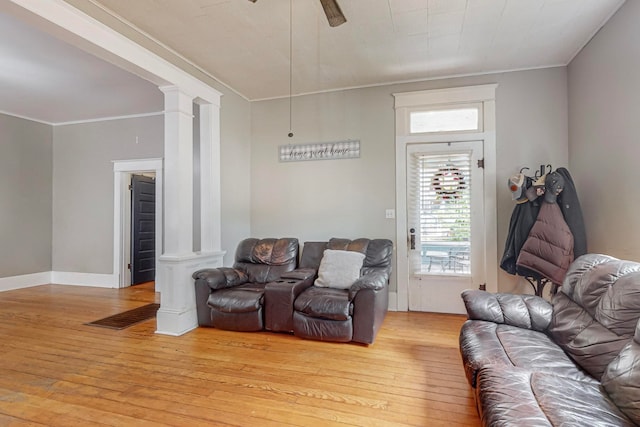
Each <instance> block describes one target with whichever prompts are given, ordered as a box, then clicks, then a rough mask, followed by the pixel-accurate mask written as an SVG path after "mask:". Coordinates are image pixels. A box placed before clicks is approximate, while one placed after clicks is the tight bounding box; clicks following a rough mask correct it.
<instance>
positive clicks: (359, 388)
mask: <svg viewBox="0 0 640 427" xmlns="http://www.w3.org/2000/svg"><path fill="white" fill-rule="evenodd" d="M157 299H158V296H157V295H156V294H155V293H154V292H153V288H152V286H148V285H143V286H136V287H131V288H128V289H122V290H116V289H97V288H86V287H74V286H58V285H44V286H38V287H33V288H27V289H21V290H15V291H8V292H1V293H0V426H13V425H20V426H22V425H48V426H49V425H50V426H65V427H69V426H83V427H84V426H101V425H109V426H139V425H140V426H144V425H150V426H159V425H176V426H260V427H262V426H279V427H280V426H334V425H352V426H440V425H441V426H458V425H467V426H478V425H479V424H480V423H479V420H478V416H477V414H476V410H475V407H474V401H473V395H472V393H471V390H470V388H469V386H468V384H467V382H466V380H465V377H464V373H463V369H462V363H461V361H460V355H459V352H458V331H459V330H460V326H461V325H462V323H463V321H464V318H463V317H461V316H455V315H442V314H431V313H395V312H390V313H389V314H388V316H387V318H386V319H385V321H384V324H383V327H382V329H381V331H380V333H379V335H378V338H377V340H376V342H375V343H374V344H373V345H371V346H364V345H357V344H339V343H327V342H317V341H309V340H302V339H299V338H296V337H294V336H292V335H287V334H276V333H269V332H261V333H239V332H226V331H220V330H216V329H211V328H198V329H196V330H194V331H192V332H189V333H188V334H185V335H183V336H181V337H170V336H163V335H157V334H154V329H155V320H150V321H146V322H143V323H140V324H138V325H135V326H132V327H130V328H128V329H124V330H120V331H117V330H110V329H105V328H98V327H92V326H86V325H84V323H85V322H89V321H92V320H96V319H99V318H102V317H105V316H108V315H111V314H115V313H118V312H121V311H125V310H128V309H132V308H135V307H138V306H141V305H144V304H146V303H149V302H154V300H156V301H157Z"/></svg>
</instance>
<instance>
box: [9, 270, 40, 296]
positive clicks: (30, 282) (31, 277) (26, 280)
mask: <svg viewBox="0 0 640 427" xmlns="http://www.w3.org/2000/svg"><path fill="white" fill-rule="evenodd" d="M49 283H51V272H50V271H43V272H42V273H32V274H22V275H20V276H11V277H0V292H4V291H12V290H14V289H23V288H31V287H33V286H40V285H48V284H49Z"/></svg>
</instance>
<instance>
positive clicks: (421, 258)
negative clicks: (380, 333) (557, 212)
mask: <svg viewBox="0 0 640 427" xmlns="http://www.w3.org/2000/svg"><path fill="white" fill-rule="evenodd" d="M482 153H483V142H482V141H461V142H446V143H420V144H408V145H407V155H406V160H407V168H406V170H407V226H408V229H407V233H408V236H409V238H408V239H407V241H408V245H409V248H408V252H407V253H408V257H409V283H408V300H409V310H412V311H431V312H441V313H466V311H465V309H464V305H463V303H462V300H461V298H460V293H461V292H462V291H463V290H465V289H471V288H476V289H477V288H478V285H479V284H481V283H484V282H485V260H484V253H485V251H484V248H485V241H484V234H485V233H484V226H485V225H484V197H483V195H484V185H483V182H484V179H483V168H482V167H480V165H479V163H478V161H479V160H480V159H482V157H483V156H482Z"/></svg>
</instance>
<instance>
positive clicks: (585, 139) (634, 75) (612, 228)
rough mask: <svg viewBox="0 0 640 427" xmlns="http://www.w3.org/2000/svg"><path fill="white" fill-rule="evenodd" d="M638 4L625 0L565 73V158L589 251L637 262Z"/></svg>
mask: <svg viewBox="0 0 640 427" xmlns="http://www.w3.org/2000/svg"><path fill="white" fill-rule="evenodd" d="M638 22H640V2H638V1H628V2H626V3H625V4H624V5H623V6H622V7H621V8H620V10H618V12H617V13H616V14H615V15H614V16H613V17H612V18H611V20H610V21H608V22H607V24H606V25H605V26H604V27H603V28H602V29H601V30H600V32H599V33H598V34H597V35H596V36H595V37H594V38H593V39H592V40H591V42H590V43H589V44H588V45H587V46H586V47H585V48H584V49H583V50H582V52H580V53H579V54H578V55H577V56H576V58H575V59H574V60H573V61H572V62H571V64H570V65H569V67H568V70H569V71H568V72H569V133H570V136H571V137H570V140H569V157H570V159H571V160H570V166H571V169H570V170H571V171H572V175H573V177H574V180H575V181H576V184H577V185H578V188H579V189H583V191H582V192H581V199H580V202H581V204H582V208H583V211H584V216H585V222H586V228H587V239H588V240H587V243H588V248H589V251H590V252H600V253H606V254H610V255H613V256H616V257H619V258H623V259H631V260H635V261H640V221H638V212H640V198H639V197H638V182H640V168H638V159H640V143H639V142H638V141H639V139H640V138H639V136H640V120H639V119H638V118H639V117H640V43H638V41H639V40H640V26H639V25H638Z"/></svg>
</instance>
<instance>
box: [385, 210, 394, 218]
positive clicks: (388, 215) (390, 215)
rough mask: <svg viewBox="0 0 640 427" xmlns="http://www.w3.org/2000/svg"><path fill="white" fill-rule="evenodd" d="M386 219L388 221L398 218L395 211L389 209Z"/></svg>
mask: <svg viewBox="0 0 640 427" xmlns="http://www.w3.org/2000/svg"><path fill="white" fill-rule="evenodd" d="M384 217H385V218H387V219H394V218H395V217H396V211H395V209H387V210H386V211H385V213H384Z"/></svg>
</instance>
